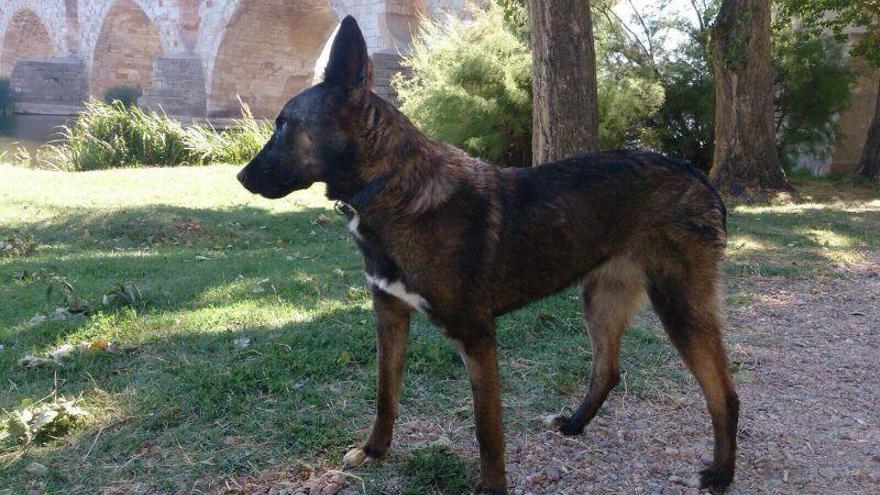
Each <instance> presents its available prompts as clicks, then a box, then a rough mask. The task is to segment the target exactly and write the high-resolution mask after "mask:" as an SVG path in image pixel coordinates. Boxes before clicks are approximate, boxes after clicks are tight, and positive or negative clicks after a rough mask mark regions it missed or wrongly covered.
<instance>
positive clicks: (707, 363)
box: [648, 254, 739, 492]
mask: <svg viewBox="0 0 880 495" xmlns="http://www.w3.org/2000/svg"><path fill="white" fill-rule="evenodd" d="M700 258H701V256H700V255H699V254H697V255H694V256H691V258H690V263H689V266H682V267H678V268H675V267H670V266H669V265H665V266H664V265H659V264H658V265H655V268H654V269H653V270H651V271H650V272H649V283H648V295H649V296H650V298H651V302H652V303H653V304H654V309H655V310H656V311H657V313H658V314H659V316H660V319H661V320H662V321H663V325H664V327H665V328H666V332H667V333H668V334H669V337H670V339H671V340H672V342H673V344H675V347H676V348H677V349H678V351H679V353H680V354H681V356H682V359H683V360H684V362H685V363H686V364H687V366H688V368H690V370H691V372H692V373H693V374H694V377H695V378H696V379H697V382H698V383H699V384H700V387H701V388H702V390H703V394H704V395H705V397H706V403H707V405H708V407H709V414H710V415H711V417H712V427H713V429H714V433H715V460H714V462H713V464H712V466H711V467H709V468H708V469H705V470H703V472H702V473H701V485H702V487H703V488H708V489H710V490H712V491H714V492H723V491H725V490H726V489H727V487H728V485H730V483H731V481H733V472H734V463H735V457H736V429H737V420H738V416H739V400H738V399H737V395H736V392H735V391H734V388H733V384H732V381H731V378H730V375H729V373H728V370H727V357H726V356H725V352H724V345H723V343H722V339H721V328H722V323H721V318H720V316H719V314H718V293H717V290H718V288H717V283H716V279H717V271H716V268H715V261H708V260H705V262H704V263H702V265H704V268H703V267H701V266H699V265H700Z"/></svg>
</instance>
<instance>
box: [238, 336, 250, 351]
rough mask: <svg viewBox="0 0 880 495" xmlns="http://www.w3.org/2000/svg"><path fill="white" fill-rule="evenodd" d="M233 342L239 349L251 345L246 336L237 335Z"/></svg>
mask: <svg viewBox="0 0 880 495" xmlns="http://www.w3.org/2000/svg"><path fill="white" fill-rule="evenodd" d="M234 343H235V346H236V347H238V348H240V349H244V348H245V347H247V346H249V345H251V339H249V338H247V337H239V338H237V339H235V342H234Z"/></svg>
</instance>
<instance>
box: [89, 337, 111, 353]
mask: <svg viewBox="0 0 880 495" xmlns="http://www.w3.org/2000/svg"><path fill="white" fill-rule="evenodd" d="M109 348H110V341H109V340H107V339H95V340H93V341H92V342H91V343H89V350H92V351H106V350H107V349H109Z"/></svg>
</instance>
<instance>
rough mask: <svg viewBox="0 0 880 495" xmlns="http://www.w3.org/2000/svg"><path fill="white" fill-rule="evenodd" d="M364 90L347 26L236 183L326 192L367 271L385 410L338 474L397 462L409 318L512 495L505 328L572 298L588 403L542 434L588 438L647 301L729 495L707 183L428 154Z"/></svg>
mask: <svg viewBox="0 0 880 495" xmlns="http://www.w3.org/2000/svg"><path fill="white" fill-rule="evenodd" d="M371 83H372V66H371V62H370V59H369V57H368V55H367V49H366V45H365V44H364V39H363V36H362V35H361V32H360V29H359V28H358V25H357V23H356V22H355V21H354V19H352V18H351V17H348V18H346V19H345V20H344V21H343V22H342V26H341V27H340V29H339V33H338V35H337V37H336V39H335V41H334V43H333V47H332V50H331V55H330V59H329V62H328V65H327V68H326V70H325V73H324V81H323V82H321V83H319V84H316V85H315V86H312V87H311V88H308V89H306V90H304V91H303V92H301V93H300V94H298V95H296V96H295V97H294V98H293V99H291V100H290V102H288V103H287V105H285V107H284V109H283V110H282V111H281V114H280V115H279V116H278V119H277V122H276V126H277V128H276V130H275V133H274V135H273V136H272V138H271V139H270V140H269V142H268V143H267V144H266V146H265V147H264V148H263V149H262V151H260V153H259V154H258V155H257V156H256V157H255V158H254V159H253V161H251V162H250V163H249V164H248V165H247V166H246V167H245V168H244V169H243V170H242V171H241V172H240V173H239V175H238V179H239V180H240V181H241V183H242V184H243V185H244V186H245V187H246V188H247V189H248V190H249V191H251V192H254V193H259V194H261V195H263V196H265V197H268V198H280V197H282V196H284V195H286V194H288V193H290V192H292V191H296V190H298V189H303V188H305V187H308V186H309V185H311V184H313V183H314V182H324V183H326V185H327V196H328V197H329V198H330V199H335V200H338V201H339V203H338V204H337V206H338V209H339V210H340V212H341V213H343V214H344V215H346V217H347V218H348V226H349V229H350V230H351V232H352V234H353V236H354V238H355V240H356V241H357V244H358V246H359V248H360V250H361V252H362V253H363V256H364V265H365V270H366V280H367V284H368V285H369V286H370V288H371V290H372V293H373V306H374V313H375V321H376V332H377V334H378V368H379V370H378V382H379V383H378V395H379V397H378V402H377V412H376V421H375V424H374V426H373V430H372V433H371V434H370V437H369V438H368V439H367V441H366V442H365V443H364V444H363V445H362V446H361V447H359V448H356V449H353V450H351V451H350V452H348V453H347V454H346V455H345V458H344V460H343V463H344V465H345V466H347V467H355V466H358V465H360V464H361V463H363V462H365V461H367V460H369V459H376V458H381V457H383V456H384V455H385V454H386V452H387V450H388V447H389V445H390V443H391V436H392V429H393V425H394V421H395V418H396V416H397V396H398V391H399V389H400V380H401V375H402V372H403V367H404V358H405V354H406V340H407V334H408V331H409V324H410V315H411V313H412V311H413V310H414V309H415V310H420V311H423V312H424V313H426V314H427V315H428V316H429V317H430V319H431V320H432V321H433V322H434V323H435V324H437V326H439V327H440V330H441V331H442V332H443V333H444V334H445V335H446V336H447V337H448V338H449V339H450V340H451V341H452V343H453V344H454V345H455V347H456V348H457V349H458V351H459V353H460V354H461V356H462V359H463V360H464V363H465V365H466V367H467V370H468V373H469V376H470V382H471V388H472V390H473V401H474V416H475V420H476V436H477V440H478V442H479V446H480V468H481V480H480V483H479V485H478V487H477V489H476V493H490V494H500V493H505V492H506V484H507V482H506V478H505V473H504V437H503V434H502V420H501V418H502V415H501V396H500V385H501V384H500V382H499V378H498V363H497V358H496V351H495V317H497V316H499V315H502V314H504V313H506V312H508V311H511V310H514V309H516V308H519V307H522V306H525V305H526V304H528V303H530V302H532V301H535V300H537V299H540V298H542V297H545V296H548V295H550V294H553V293H556V292H558V291H560V290H563V289H565V288H567V287H569V286H571V285H574V284H578V283H579V284H580V285H581V291H582V294H583V305H584V313H585V315H586V316H585V319H586V323H587V328H588V331H589V335H590V340H591V343H592V347H593V356H594V358H593V365H592V376H591V379H590V387H589V392H588V393H587V396H586V397H585V398H584V400H583V402H582V403H581V405H580V407H578V408H577V410H576V411H575V412H574V414H572V415H571V416H557V417H553V418H550V419H549V420H548V424H549V425H550V426H551V427H553V428H556V429H559V430H560V431H561V432H562V433H564V434H566V435H576V434H579V433H581V432H582V431H583V429H584V427H585V426H586V425H587V423H589V422H590V420H591V419H592V418H593V416H594V415H595V414H596V411H597V410H598V409H599V407H600V406H601V405H602V403H603V401H604V400H605V398H606V396H607V395H608V393H609V391H610V390H611V389H612V388H613V387H614V385H615V384H616V383H617V381H618V378H619V360H618V355H619V352H620V339H621V334H622V333H623V331H624V329H625V328H626V327H627V324H628V322H629V319H630V317H631V316H632V314H633V312H634V311H636V310H637V308H638V306H639V302H640V300H641V299H643V296H644V294H645V293H647V295H648V297H649V298H650V300H651V302H652V303H653V306H654V309H655V310H656V311H657V313H658V314H659V315H660V318H661V320H662V322H663V325H664V327H665V329H666V331H667V333H668V334H669V337H670V338H671V340H672V342H673V344H675V347H676V348H677V349H678V351H679V352H680V353H681V356H682V358H683V359H684V361H685V363H687V365H688V367H689V368H690V370H691V371H692V372H693V374H694V376H695V377H696V378H697V381H698V382H699V384H700V386H701V387H702V389H703V392H704V394H705V397H706V402H707V403H708V407H709V412H710V414H711V417H712V425H713V427H714V431H715V459H714V463H713V464H712V466H711V467H709V468H708V469H706V470H705V471H703V473H702V485H703V486H704V487H707V488H710V489H712V490H715V491H719V492H720V491H724V490H725V489H726V488H727V486H728V485H729V484H730V483H731V481H732V479H733V471H734V460H735V452H736V428H737V417H738V410H739V402H738V400H737V396H736V393H735V392H734V389H733V386H732V383H731V379H730V376H729V375H728V371H727V360H726V357H725V352H724V347H723V344H722V339H721V330H722V322H721V318H720V317H719V314H718V313H719V289H718V264H719V261H720V260H721V257H722V253H723V249H724V245H725V237H726V226H725V222H726V211H725V208H724V204H723V202H722V200H721V198H720V197H719V196H718V194H717V193H716V192H715V191H714V190H713V189H712V187H711V186H710V185H709V184H708V183H707V182H706V180H705V179H704V178H703V176H702V175H700V173H699V172H697V171H696V170H695V169H694V168H692V167H691V166H689V165H687V164H683V163H681V162H678V161H674V160H671V159H669V158H666V157H663V156H661V155H658V154H655V153H647V152H627V151H618V152H608V153H597V154H592V155H587V156H582V157H577V158H569V159H567V160H562V161H559V162H555V163H548V164H545V165H541V166H539V167H534V168H528V169H511V168H508V169H502V168H498V167H495V166H492V165H489V164H486V163H484V162H482V161H480V160H478V159H476V158H472V157H470V156H468V155H467V154H465V153H464V152H462V151H460V150H458V149H456V148H455V147H453V146H450V145H448V144H444V143H440V142H437V141H434V140H432V139H429V138H428V137H426V136H425V135H424V134H422V133H421V132H419V130H418V129H417V128H416V127H415V126H414V125H413V124H412V123H411V122H410V121H409V120H408V119H407V118H406V117H405V116H404V115H403V114H401V113H400V112H399V111H398V110H397V109H396V108H394V106H393V105H391V104H390V103H388V102H386V101H385V100H383V99H381V98H380V97H378V96H376V95H375V94H373V93H372V91H371Z"/></svg>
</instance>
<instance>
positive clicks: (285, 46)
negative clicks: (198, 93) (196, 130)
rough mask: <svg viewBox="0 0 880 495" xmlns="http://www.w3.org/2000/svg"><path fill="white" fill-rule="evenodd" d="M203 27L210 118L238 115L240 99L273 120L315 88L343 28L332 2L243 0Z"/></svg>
mask: <svg viewBox="0 0 880 495" xmlns="http://www.w3.org/2000/svg"><path fill="white" fill-rule="evenodd" d="M212 14H213V19H212V21H213V22H212V23H211V24H208V23H203V24H207V26H206V27H205V28H203V29H202V32H201V34H200V39H199V46H200V49H201V50H200V51H201V52H202V54H203V55H202V56H203V57H204V61H205V75H206V77H205V78H206V86H207V89H208V115H209V116H213V117H230V116H237V115H238V114H239V111H240V108H239V102H238V98H239V97H240V98H241V100H242V101H244V102H245V103H247V104H248V106H249V107H250V108H251V110H252V111H253V112H254V114H255V115H257V116H260V117H274V116H275V115H276V114H277V113H278V111H279V109H280V108H281V106H282V105H283V104H284V102H286V101H287V99H288V98H290V97H291V96H292V95H293V94H295V93H296V92H297V91H299V90H301V89H303V88H305V87H307V86H309V85H310V84H312V82H313V80H314V77H315V64H316V62H317V60H318V57H319V56H320V54H321V51H322V49H323V48H324V46H325V44H326V43H327V40H328V38H329V37H330V34H331V33H332V32H333V30H334V28H335V27H336V25H337V24H338V18H337V17H338V12H336V11H335V10H334V8H333V7H331V5H330V2H328V1H327V0H304V1H301V2H291V1H289V0H246V1H242V0H238V1H230V2H228V3H226V4H225V5H223V6H222V9H218V11H217V12H214V13H212Z"/></svg>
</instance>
